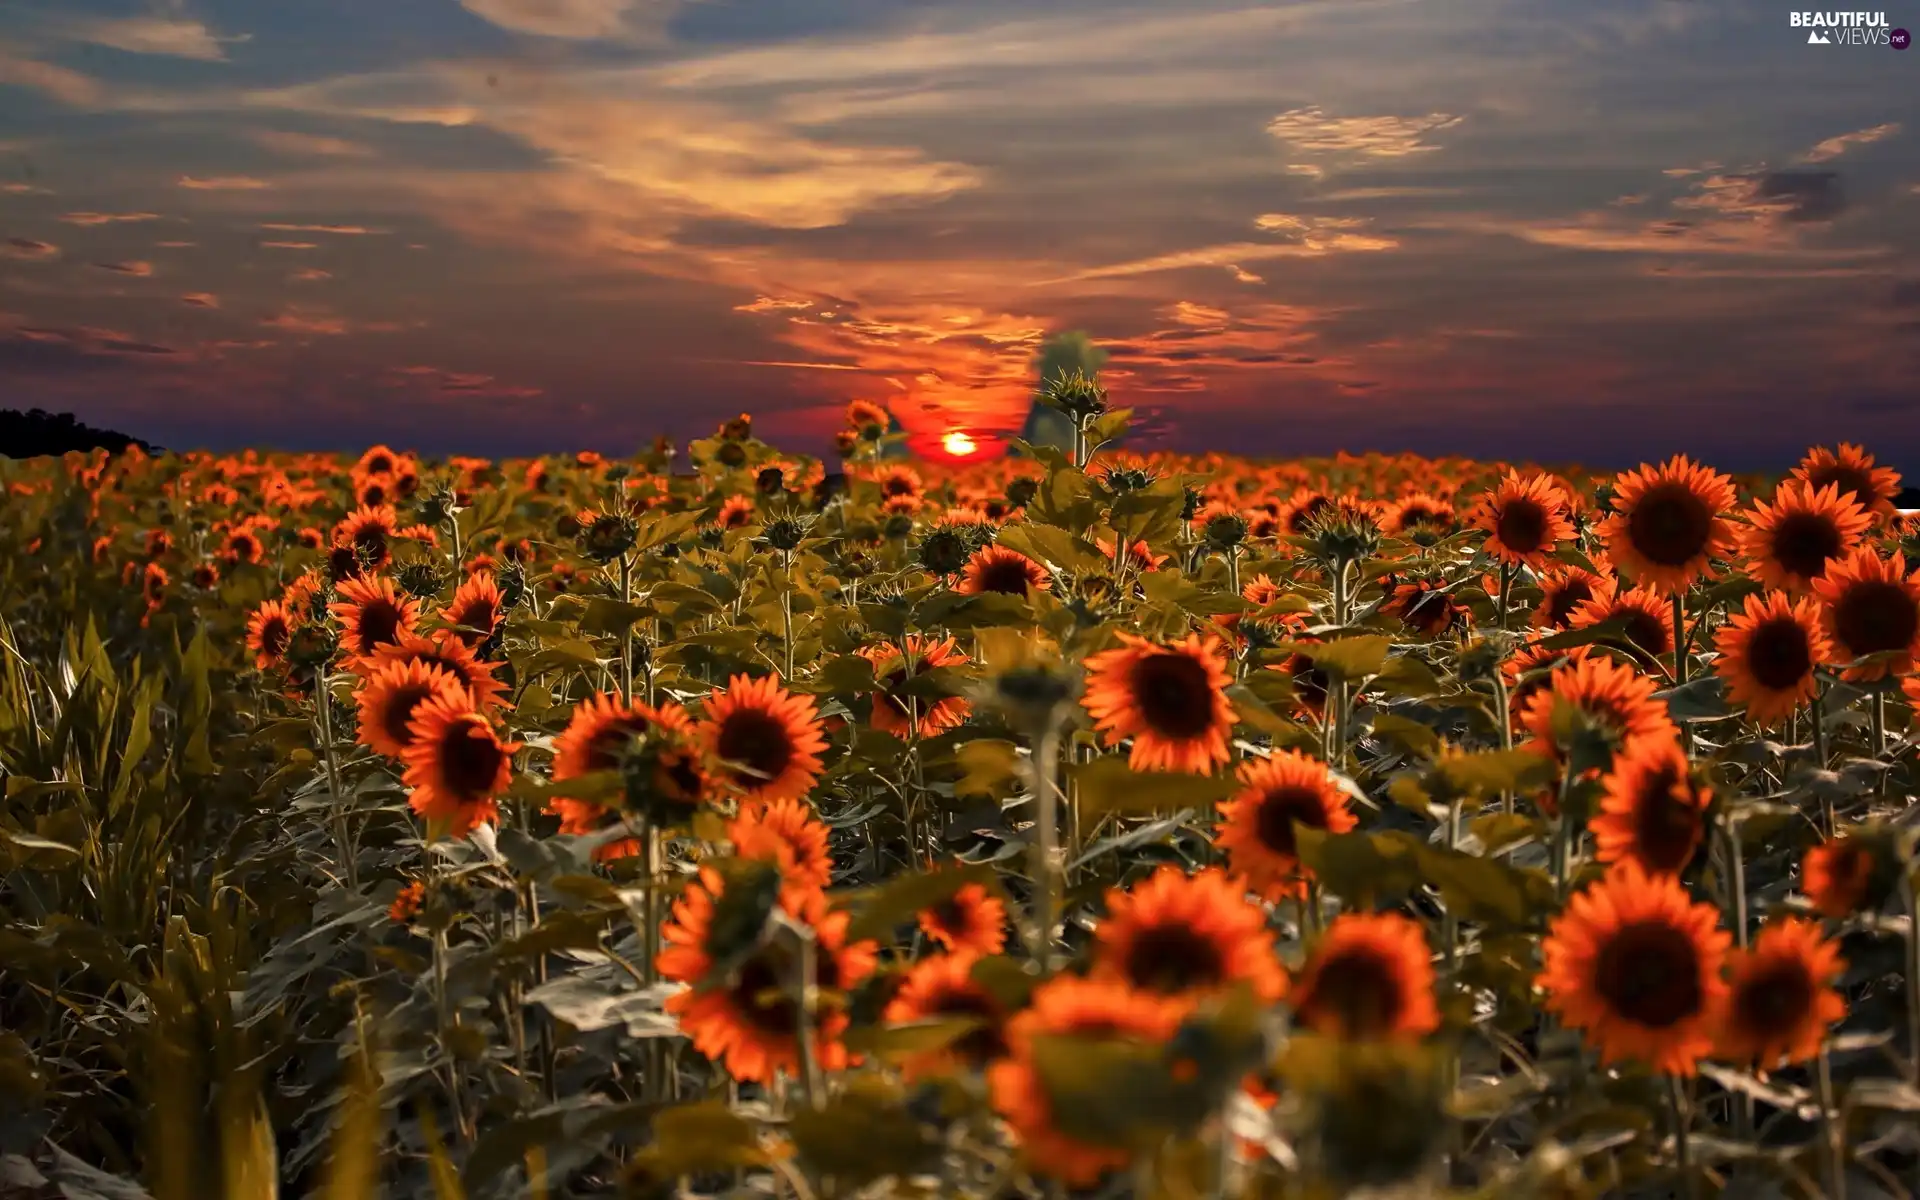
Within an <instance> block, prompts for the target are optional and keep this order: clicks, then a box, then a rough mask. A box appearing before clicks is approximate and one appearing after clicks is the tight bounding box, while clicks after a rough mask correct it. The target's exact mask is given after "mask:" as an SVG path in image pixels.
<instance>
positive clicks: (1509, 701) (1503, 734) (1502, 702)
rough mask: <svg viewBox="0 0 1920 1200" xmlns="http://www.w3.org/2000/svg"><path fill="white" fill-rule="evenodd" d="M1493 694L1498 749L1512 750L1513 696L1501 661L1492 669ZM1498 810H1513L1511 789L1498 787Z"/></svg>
mask: <svg viewBox="0 0 1920 1200" xmlns="http://www.w3.org/2000/svg"><path fill="white" fill-rule="evenodd" d="M1493 696H1494V701H1495V703H1496V704H1497V706H1498V707H1499V709H1500V715H1499V717H1498V718H1497V719H1498V720H1499V722H1500V749H1501V750H1503V751H1505V752H1507V753H1509V754H1511V753H1512V752H1513V697H1512V696H1511V695H1510V694H1509V693H1508V691H1507V667H1506V663H1504V662H1502V663H1500V664H1499V665H1498V666H1496V667H1495V668H1494V670H1493ZM1497 811H1499V812H1512V811H1513V789H1512V788H1501V789H1500V807H1499V809H1498V810H1497Z"/></svg>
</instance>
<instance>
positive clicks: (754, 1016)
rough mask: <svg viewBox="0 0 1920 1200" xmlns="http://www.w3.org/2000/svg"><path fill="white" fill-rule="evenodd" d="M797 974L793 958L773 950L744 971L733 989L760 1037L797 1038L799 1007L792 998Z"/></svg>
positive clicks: (736, 1001) (755, 958)
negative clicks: (791, 991) (794, 1033)
mask: <svg viewBox="0 0 1920 1200" xmlns="http://www.w3.org/2000/svg"><path fill="white" fill-rule="evenodd" d="M793 973H794V970H793V964H792V962H791V961H790V956H789V955H787V954H786V953H785V952H783V951H781V950H780V949H778V948H777V947H771V946H770V947H768V948H766V949H764V950H762V951H760V952H759V953H758V954H755V955H754V956H753V957H752V958H751V959H748V960H747V963H746V965H745V966H743V967H741V968H740V974H739V976H738V977H737V978H736V979H735V980H734V985H733V1000H734V1004H735V1007H736V1008H738V1010H739V1011H740V1014H741V1015H742V1016H743V1017H745V1018H746V1020H747V1022H748V1023H749V1024H751V1025H752V1026H753V1027H754V1029H756V1030H758V1031H759V1032H760V1033H762V1034H764V1035H769V1036H773V1037H786V1036H791V1035H792V1034H793V1032H794V1024H795V1022H796V1021H798V1020H799V1018H800V1013H799V1007H798V1006H797V1005H796V1004H794V1002H793V998H792V996H791V994H790V990H791V988H792V986H793Z"/></svg>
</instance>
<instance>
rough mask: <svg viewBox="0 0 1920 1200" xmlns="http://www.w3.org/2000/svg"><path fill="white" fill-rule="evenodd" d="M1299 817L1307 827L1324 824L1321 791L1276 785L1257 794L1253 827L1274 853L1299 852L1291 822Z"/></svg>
mask: <svg viewBox="0 0 1920 1200" xmlns="http://www.w3.org/2000/svg"><path fill="white" fill-rule="evenodd" d="M1296 821H1298V822H1299V823H1300V824H1302V825H1305V826H1306V827H1307V828H1308V829H1325V828H1326V827H1327V808H1326V804H1325V803H1324V802H1323V801H1322V800H1321V798H1320V793H1318V792H1316V791H1313V790H1312V789H1310V788H1303V787H1282V788H1276V789H1274V790H1273V791H1271V792H1268V793H1267V794H1266V795H1264V796H1262V797H1261V798H1260V807H1259V808H1258V809H1256V810H1255V813H1254V831H1255V832H1256V833H1258V834H1259V837H1260V844H1261V845H1262V846H1265V847H1266V848H1267V849H1269V850H1271V851H1273V852H1274V853H1275V854H1284V855H1287V856H1288V857H1293V856H1294V855H1296V854H1297V853H1298V852H1299V846H1298V845H1297V844H1296V843H1295V841H1294V837H1293V825H1294V822H1296Z"/></svg>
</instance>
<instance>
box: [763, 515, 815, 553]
mask: <svg viewBox="0 0 1920 1200" xmlns="http://www.w3.org/2000/svg"><path fill="white" fill-rule="evenodd" d="M806 538H807V523H806V522H805V521H802V520H800V519H798V518H796V517H775V518H774V519H773V520H771V521H768V522H767V523H766V524H765V525H764V526H762V527H761V529H760V536H759V538H757V539H755V540H757V541H760V542H764V543H765V544H766V545H767V546H769V547H771V548H772V549H775V550H778V551H780V552H781V553H783V554H785V553H791V552H792V551H794V550H797V549H799V547H800V543H801V542H803V541H805V540H806Z"/></svg>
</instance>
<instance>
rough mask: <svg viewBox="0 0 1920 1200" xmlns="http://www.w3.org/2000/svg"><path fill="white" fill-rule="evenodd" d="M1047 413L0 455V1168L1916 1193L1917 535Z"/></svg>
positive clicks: (1058, 1191)
mask: <svg viewBox="0 0 1920 1200" xmlns="http://www.w3.org/2000/svg"><path fill="white" fill-rule="evenodd" d="M1043 399H1044V400H1045V401H1046V402H1047V403H1049V404H1050V405H1052V406H1054V407H1055V408H1057V409H1058V410H1060V411H1061V412H1063V413H1065V414H1066V415H1067V416H1068V417H1069V418H1070V419H1071V424H1072V427H1073V430H1074V433H1073V436H1072V442H1071V445H1070V446H1069V447H1068V448H1066V449H1061V450H1056V449H1051V448H1048V447H1046V446H1026V445H1025V444H1022V449H1023V450H1024V453H1022V454H1021V455H1019V456H1017V457H1010V458H1005V459H999V460H994V461H989V462H982V463H979V464H977V465H973V466H960V467H934V466H930V465H926V464H919V465H909V464H907V463H905V462H903V461H901V460H899V459H896V458H893V457H891V456H890V455H889V454H888V453H887V451H888V447H889V440H890V437H889V435H888V434H887V433H886V414H885V413H884V411H881V410H878V409H876V408H874V407H873V406H871V405H866V404H861V403H856V404H854V405H852V406H851V407H850V408H849V410H848V414H847V417H848V428H847V429H846V430H845V431H844V432H843V433H842V434H841V435H840V438H839V441H838V451H839V456H840V458H841V460H842V461H841V462H839V463H835V464H831V473H829V464H824V463H821V462H819V461H814V460H810V459H807V458H803V457H796V456H791V455H783V454H781V453H780V452H779V451H778V450H776V449H775V448H774V447H772V446H770V445H767V444H765V443H764V442H762V441H761V440H759V439H758V438H756V437H755V436H754V433H753V425H752V422H751V420H750V419H749V418H748V417H745V416H743V417H740V418H738V419H736V420H732V421H728V422H727V423H726V424H725V425H723V426H722V427H721V428H720V429H719V430H718V432H717V433H716V434H715V435H714V436H713V437H711V438H707V439H704V440H700V441H696V442H693V443H692V444H691V445H690V446H686V447H682V448H675V447H673V446H670V445H668V444H667V443H665V442H664V441H662V442H660V443H656V444H655V446H654V447H653V448H652V449H651V450H650V451H648V452H647V453H644V454H640V455H637V456H635V457H634V458H632V459H629V460H626V461H612V460H606V459H603V458H601V457H600V456H598V455H595V454H591V453H582V454H579V455H577V456H574V457H571V458H548V459H540V460H533V461H514V462H492V461H483V460H478V459H472V458H453V459H450V460H447V461H427V460H424V459H420V458H417V457H415V456H412V455H409V454H405V453H401V452H397V451H394V450H391V449H388V448H386V447H375V448H374V449H371V450H368V451H367V452H366V453H364V454H362V455H360V456H359V457H358V458H357V460H354V459H349V458H345V457H338V456H332V455H280V454H256V453H247V454H242V455H230V456H215V455H210V454H203V453H193V454H182V455H162V456H159V457H148V456H146V455H144V454H142V453H141V452H139V451H138V450H137V449H136V450H131V451H129V452H127V453H124V454H121V455H118V456H112V457H109V456H108V455H106V454H105V453H104V452H99V453H97V454H96V455H94V456H93V457H83V456H79V455H70V456H68V458H67V459H66V460H64V461H54V460H47V459H41V460H33V461H27V462H20V463H13V464H9V465H0V472H3V473H0V488H3V489H4V494H5V498H6V500H5V502H6V509H5V512H6V519H5V520H4V521H0V780H4V784H5V787H4V802H3V803H0V865H3V866H4V869H5V874H4V878H3V879H0V1196H5V1197H9V1198H12V1197H22V1198H32V1200H50V1198H53V1197H61V1198H64V1200H126V1198H139V1197H151V1198H152V1200H264V1198H267V1197H276V1196H279V1195H281V1194H287V1195H290V1196H291V1195H299V1196H316V1197H322V1198H323V1200H365V1198H369V1197H375V1196H388V1197H431V1198H433V1200H455V1198H472V1200H492V1198H505V1197H523V1196H532V1197H553V1198H556V1200H557V1198H562V1197H634V1198H638V1197H648V1198H651V1197H662V1198H664V1197H673V1196H701V1197H707V1196H712V1197H718V1196H762V1197H765V1196H772V1197H781V1198H784V1200H852V1198H855V1197H863V1198H864V1197H872V1198H879V1197H908V1196H912V1197H929V1198H932V1197H971V1198H977V1200H989V1198H995V1200H998V1198H1018V1197H1049V1198H1060V1197H1066V1196H1070V1195H1072V1196H1089V1197H1091V1196H1103V1197H1116V1198H1118V1197H1139V1198H1143V1200H1144V1198H1147V1197H1165V1198H1168V1200H1177V1198H1188V1197H1191V1198H1194V1200H1199V1198H1218V1200H1225V1198H1227V1197H1249V1198H1252V1197H1274V1198H1279V1197H1290V1198H1291V1197H1297V1198H1300V1200H1321V1198H1325V1200H1335V1198H1338V1197H1348V1196H1368V1195H1373V1196H1382V1197H1385V1196H1400V1197H1461V1198H1463V1200H1464V1198H1467V1197H1489V1198H1491V1197H1499V1198H1500V1200H1525V1198H1530V1197H1556V1198H1560V1197H1564V1198H1572V1197H1583V1196H1622V1197H1626V1196H1647V1197H1655V1196H1660V1197H1664V1196H1676V1197H1677V1196H1685V1197H1699V1196H1708V1195H1718V1194H1722V1193H1724V1194H1727V1195H1730V1196H1734V1197H1747V1196H1752V1197H1781V1198H1787V1197H1830V1198H1834V1200H1838V1198H1839V1197H1845V1196H1851V1197H1854V1198H1856V1200H1859V1198H1863V1197H1869V1198H1871V1197H1907V1196H1913V1195H1916V1194H1920V966H1917V965H1916V964H1920V931H1917V930H1916V923H1915V919H1914V918H1915V907H1916V885H1917V884H1920V872H1916V866H1915V863H1914V855H1915V840H1916V832H1915V826H1916V822H1915V820H1914V816H1915V813H1916V811H1920V809H1916V808H1915V806H1914V798H1915V795H1916V792H1920V762H1917V761H1916V753H1915V748H1916V743H1917V740H1920V731H1917V730H1916V721H1915V709H1916V706H1920V665H1917V660H1920V564H1917V563H1916V562H1915V560H1916V559H1920V541H1916V538H1915V534H1916V532H1920V529H1917V528H1916V525H1915V522H1914V521H1913V520H1912V518H1911V517H1910V516H1909V515H1908V514H1906V513H1904V512H1902V511H1901V510H1899V509H1897V508H1896V507H1895V506H1894V504H1893V497H1894V496H1895V495H1896V494H1897V493H1898V489H1899V480H1898V477H1897V476H1896V475H1895V474H1894V473H1893V472H1892V471H1891V470H1890V469H1888V468H1886V467H1884V466H1879V465H1876V463H1875V460H1874V458H1873V457H1872V456H1871V455H1870V454H1868V453H1867V452H1866V451H1865V450H1863V449H1861V448H1859V447H1855V446H1851V445H1841V446H1839V447H1837V448H1823V449H1816V450H1814V451H1811V452H1810V453H1809V454H1808V455H1807V456H1806V458H1805V459H1804V460H1803V461H1802V462H1801V464H1800V465H1799V467H1798V469H1796V470H1794V471H1793V472H1792V473H1791V475H1789V476H1788V477H1786V478H1784V479H1761V478H1735V477H1731V476H1728V475H1725V474H1722V473H1720V472H1717V471H1715V470H1713V469H1711V468H1709V467H1707V466H1704V465H1701V464H1698V463H1695V462H1693V461H1691V460H1689V459H1687V458H1685V457H1675V458H1673V459H1671V460H1669V461H1667V462H1665V463H1662V464H1651V465H1647V466H1643V467H1641V468H1639V469H1637V470H1633V471H1628V472H1625V473H1622V474H1618V475H1615V474H1613V473H1611V472H1604V473H1589V472H1582V471H1576V470H1565V471H1559V472H1554V471H1548V470H1543V469H1539V468H1536V467H1532V466H1526V465H1509V464H1501V463H1481V462H1471V461H1465V460H1457V459H1449V460H1426V459H1417V458H1413V457H1409V456H1399V457H1387V456H1380V455H1372V456H1364V457H1362V456H1339V457H1336V458H1332V459H1320V460H1312V461H1295V462H1275V463H1265V462H1253V461H1247V460H1241V459H1235V458H1231V457H1227V456H1222V455H1213V456H1204V457H1180V456H1173V455H1164V454H1139V453H1132V452H1128V451H1125V450H1122V449H1116V448H1115V443H1116V441H1117V439H1119V438H1120V436H1121V435H1122V434H1123V433H1124V431H1125V428H1126V424H1127V417H1128V414H1127V413H1126V411H1124V410H1118V409H1113V408H1111V407H1110V406H1109V404H1108V402H1107V398H1106V396H1105V394H1104V393H1103V392H1101V391H1100V390H1099V388H1098V387H1097V386H1096V385H1093V384H1091V383H1090V382H1088V381H1087V380H1085V379H1080V378H1068V379H1065V380H1063V381H1060V382H1058V383H1056V384H1055V385H1054V386H1053V387H1052V388H1051V390H1050V391H1049V393H1048V394H1047V395H1046V396H1045V397H1043Z"/></svg>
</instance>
